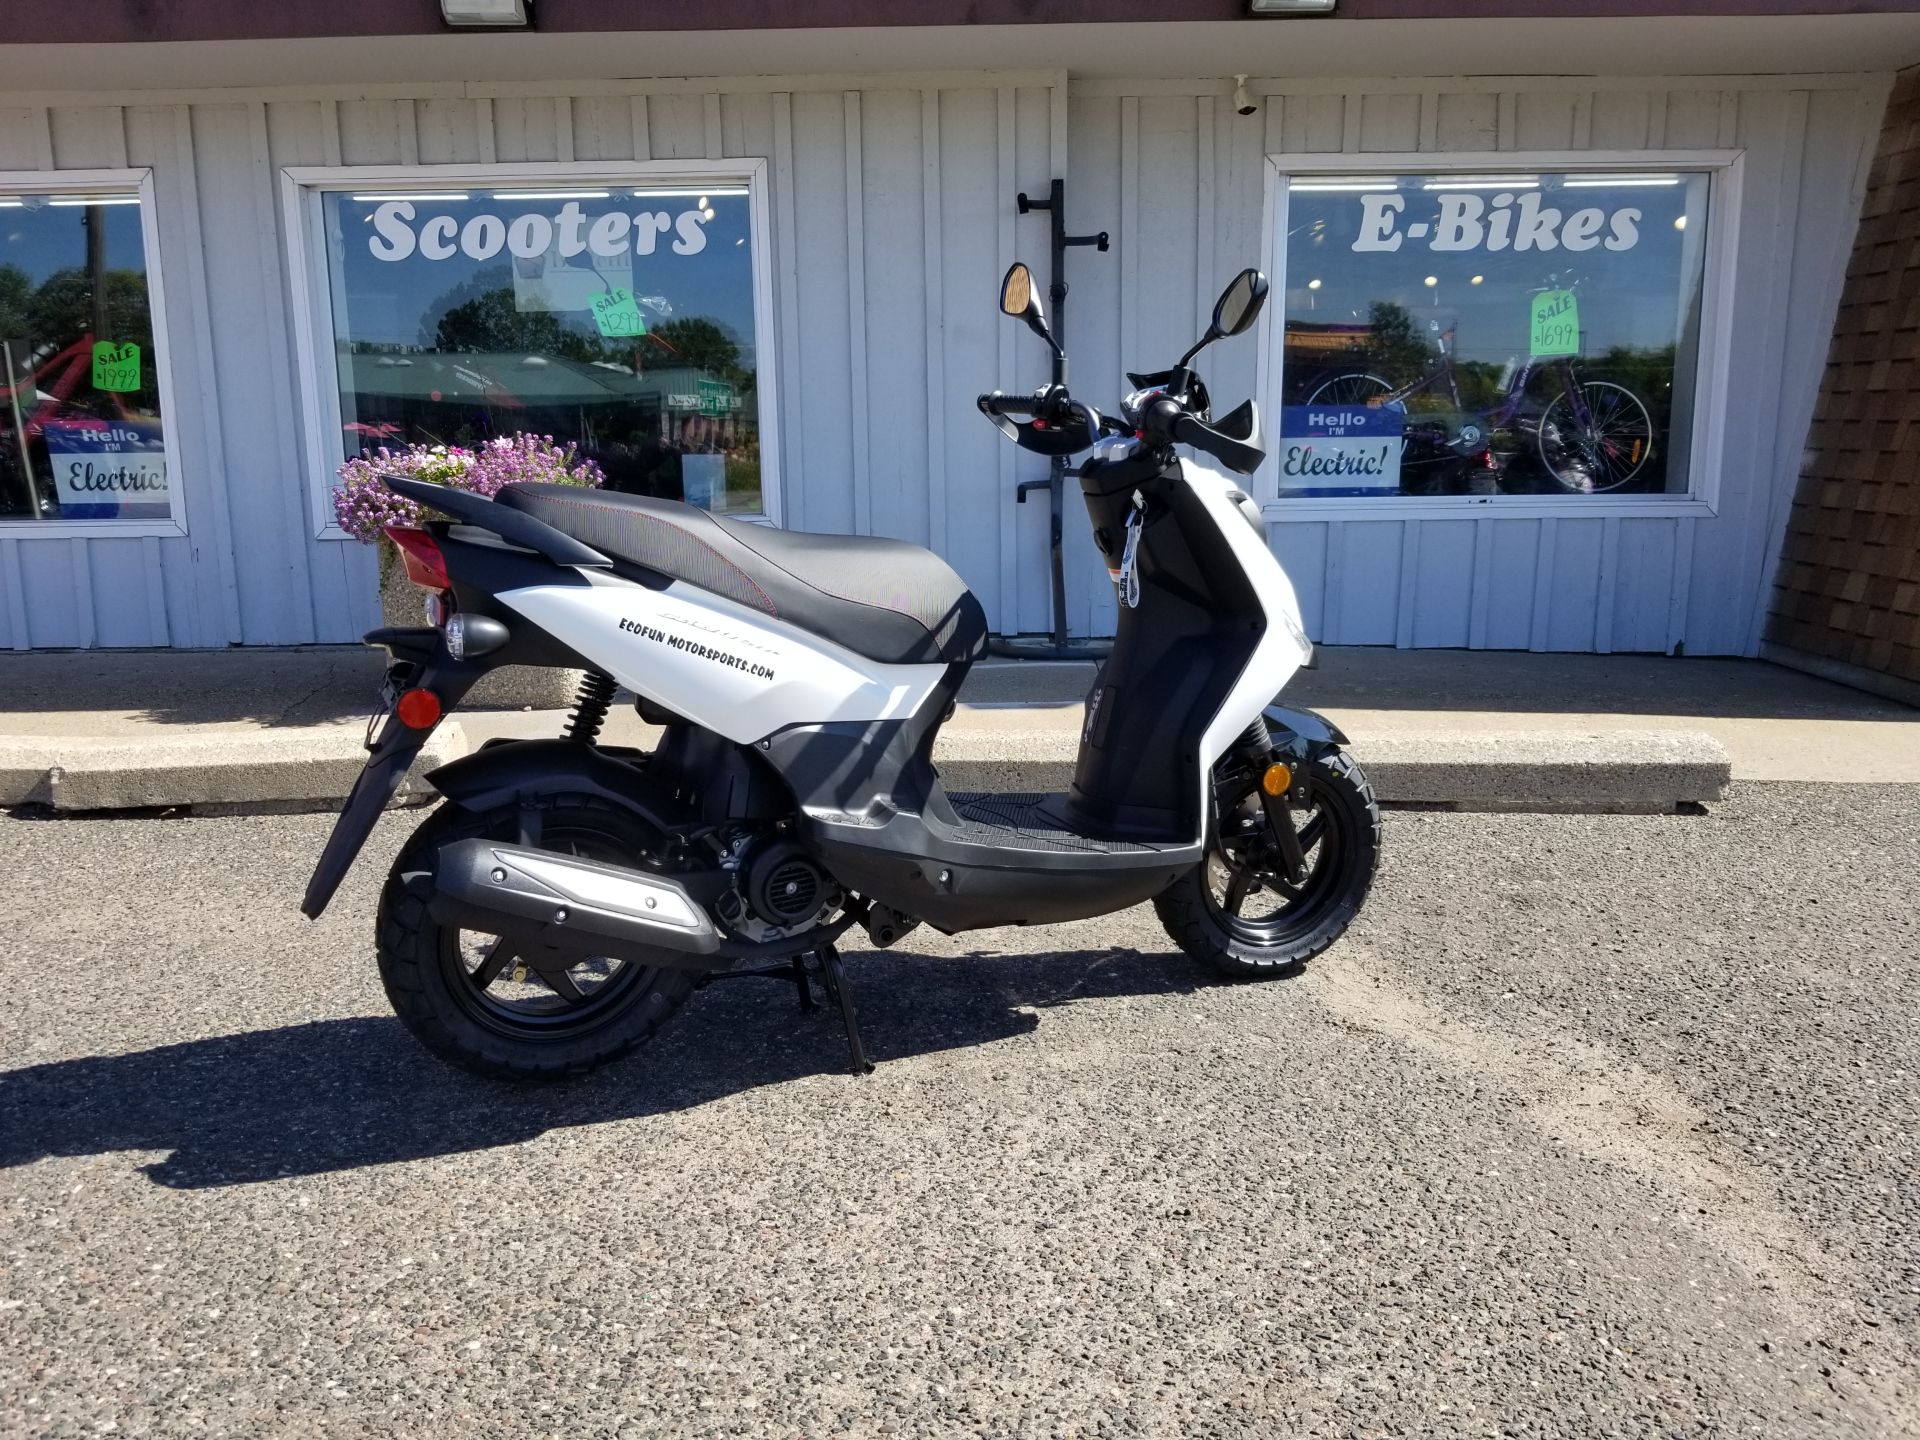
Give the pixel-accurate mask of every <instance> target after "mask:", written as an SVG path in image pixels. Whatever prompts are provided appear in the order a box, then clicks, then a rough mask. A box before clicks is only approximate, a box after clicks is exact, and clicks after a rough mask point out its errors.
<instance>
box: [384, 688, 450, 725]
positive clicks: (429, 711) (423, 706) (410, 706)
mask: <svg viewBox="0 0 1920 1440" xmlns="http://www.w3.org/2000/svg"><path fill="white" fill-rule="evenodd" d="M393 713H394V714H396V715H398V716H399V717H400V723H401V724H402V725H404V726H406V727H407V728H408V729H409V730H431V729H432V728H433V727H434V726H435V725H437V724H439V723H440V697H439V696H438V695H436V694H434V693H433V691H431V690H408V691H405V692H403V693H402V694H401V696H400V699H399V700H398V701H397V702H396V703H395V704H394V707H393Z"/></svg>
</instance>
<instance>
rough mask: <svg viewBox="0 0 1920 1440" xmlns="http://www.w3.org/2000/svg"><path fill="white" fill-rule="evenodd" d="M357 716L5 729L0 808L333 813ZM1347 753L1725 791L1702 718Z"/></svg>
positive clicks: (1004, 759)
mask: <svg viewBox="0 0 1920 1440" xmlns="http://www.w3.org/2000/svg"><path fill="white" fill-rule="evenodd" d="M1023 718H1024V716H1023V714H1022V712H1008V711H1001V712H998V716H997V719H998V723H993V724H985V723H981V724H974V725H970V724H965V723H962V724H958V725H954V726H950V727H949V728H948V729H947V730H946V731H945V732H944V733H943V734H942V735H941V738H940V744H939V746H938V748H937V749H936V750H935V752H934V759H935V761H936V763H937V764H938V765H939V767H940V770H941V773H942V775H943V777H944V778H945V780H946V784H947V787H948V788H949V789H951V790H988V791H1016V792H1017V791H1039V792H1047V791H1057V790H1064V789H1066V788H1067V786H1068V785H1069V784H1070V783H1071V781H1072V779H1073V768H1074V761H1075V757H1076V754H1077V750H1078V746H1079V740H1080V736H1079V730H1078V727H1077V726H1069V725H1065V724H1060V723H1057V722H1056V723H1054V724H1052V725H1050V726H1046V727H1044V728H1043V727H1042V726H1040V725H1037V724H1033V725H1030V724H1024V723H1022V720H1023ZM363 733H364V731H363V728H362V727H361V726H360V725H359V724H335V725H327V726H314V727H307V728H302V729H288V730H252V731H240V732H234V731H224V732H217V733H199V734H192V733H189V734H184V735H171V736H168V737H166V738H165V739H158V740H139V741H126V740H98V739H79V740H62V741H48V740H44V739H39V738H35V739H27V740H23V739H8V738H6V737H0V804H9V805H17V804H22V803H31V804H43V805H49V806H51V807H52V808H53V809H55V810H57V811H87V810H119V809H136V808H146V807H155V806H193V807H194V808H196V809H199V810H203V811H206V810H226V811H232V810H237V809H258V810H299V809H313V810H329V809H333V808H335V807H337V806H338V805H339V803H340V801H341V800H342V799H343V798H344V797H345V795H346V793H347V790H348V788H349V787H350V786H351V785H352V783H353V780H354V777H355V776H356V775H358V774H359V773H360V767H361V764H362V763H363V761H364V760H365V758H366V757H365V753H364V751H362V749H361V746H360V742H361V736H362V734H363ZM468 749H469V743H468V739H467V736H466V734H465V733H464V732H463V731H462V730H461V728H460V726H459V723H458V722H449V723H447V724H445V725H442V726H441V727H440V728H439V729H438V730H437V731H436V732H435V733H434V735H433V737H432V739H431V740H429V741H428V743H427V747H426V749H425V750H423V751H422V752H421V755H420V757H419V759H417V760H416V761H415V762H414V765H413V768H412V770H411V771H410V772H409V774H408V777H407V782H406V784H405V785H404V786H403V787H402V789H401V791H400V794H399V795H398V796H397V797H396V801H397V803H406V802H407V801H408V800H409V799H414V800H418V799H423V798H425V797H426V795H427V794H429V793H430V792H429V791H427V789H426V787H425V785H424V783H423V781H422V780H421V778H420V777H421V776H423V775H424V774H425V773H426V772H427V771H429V770H431V769H432V768H433V767H434V766H435V765H440V764H444V763H446V762H447V761H449V760H453V759H457V758H458V757H459V756H461V755H464V754H466V753H467V751H468ZM1352 750H1353V755H1354V758H1355V759H1356V760H1358V761H1359V762H1360V764H1361V766H1362V767H1363V768H1364V769H1365V770H1366V772H1367V775H1368V777H1369V778H1370V779H1371V780H1372V782H1373V787H1374V793H1375V794H1376V795H1377V796H1378V797H1379V798H1380V799H1381V800H1382V801H1383V802H1387V803H1396V804H1417V805H1443V806H1450V807H1453V808H1458V809H1465V810H1537V811H1560V810H1633V811H1670V810H1673V809H1675V808H1676V807H1678V806H1680V805H1685V804H1690V803H1697V802H1700V801H1707V800H1718V799H1721V798H1723V797H1724V796H1725V794H1726V791H1727V784H1728V782H1729V780H1730V779H1731V776H1732V762H1731V760H1730V758H1729V757H1728V754H1727V751H1726V749H1725V747H1723V746H1722V745H1721V744H1720V742H1719V741H1717V740H1715V739H1714V738H1713V737H1712V736H1710V735H1706V734H1704V733H1702V732H1700V731H1695V730H1590V731H1567V730H1554V731H1545V730H1543V731H1500V732H1478V733H1442V734H1434V735H1423V736H1419V737H1414V736H1407V735H1388V736H1382V735H1375V736H1371V737H1368V736H1362V737H1360V738H1359V739H1357V740H1356V741H1355V742H1354V744H1353V747H1352Z"/></svg>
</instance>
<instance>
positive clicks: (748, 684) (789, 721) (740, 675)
mask: <svg viewBox="0 0 1920 1440" xmlns="http://www.w3.org/2000/svg"><path fill="white" fill-rule="evenodd" d="M579 573H581V574H584V575H586V576H587V578H588V580H589V581H590V582H591V583H590V584H588V585H584V586H582V585H577V584H568V585H533V586H527V587H524V588H521V589H516V590H509V591H506V592H505V593H503V594H502V595H501V596H500V597H499V598H500V600H501V601H502V602H503V603H504V604H506V605H508V606H511V607H512V608H513V609H514V610H515V611H517V612H518V613H519V614H522V615H524V616H526V617H527V619H529V620H531V621H533V622H534V623H535V624H536V625H538V626H540V627H541V628H542V629H544V630H547V631H549V632H551V633H552V634H553V635H555V636H557V637H558V638H559V639H560V640H561V641H563V642H564V643H565V644H567V645H568V646H570V647H572V648H573V649H574V650H576V651H578V652H579V653H580V654H581V655H583V656H585V657H586V658H587V659H589V660H591V661H592V662H593V663H594V664H595V665H597V666H599V667H600V668H601V669H602V670H604V671H605V672H606V673H607V674H609V675H611V676H612V677H613V678H614V679H615V680H617V681H619V682H620V683H621V684H622V685H625V686H626V687H627V688H628V689H629V690H632V691H633V692H634V693H635V694H636V695H644V696H645V697H646V698H647V699H648V700H651V701H652V702H654V704H656V705H659V706H661V707H663V708H665V709H667V710H670V711H672V712H673V713H674V714H676V715H680V716H684V717H685V718H686V719H687V720H689V721H691V722H692V723H693V724H695V725H699V726H703V727H704V728H706V729H709V730H712V731H714V732H715V733H717V734H720V735H724V736H726V737H727V739H729V740H733V741H736V742H738V743H740V744H743V745H746V744H753V743H755V742H756V741H759V740H761V739H762V738H764V737H765V736H768V735H771V734H773V733H774V732H775V731H778V730H782V729H785V728H787V727H789V726H793V725H804V724H821V723H837V722H867V721H880V720H902V719H905V718H907V717H908V716H911V715H913V714H915V713H916V712H917V711H918V710H919V709H920V708H921V707H922V706H923V705H924V704H925V703H926V702H927V700H928V698H929V697H930V696H931V695H932V694H933V693H934V691H935V690H936V689H937V688H938V687H939V686H940V684H941V682H942V680H943V679H944V678H945V676H946V675H947V672H948V670H949V669H950V667H949V666H946V665H883V664H880V663H878V662H876V661H873V660H869V659H867V658H865V657H864V656H861V655H856V654H855V653H854V652H853V651H851V650H848V649H845V648H844V647H842V646H839V645H836V644H834V643H833V642H832V641H830V640H823V639H821V638H820V637H819V636H817V635H814V634H811V633H809V632H808V631H805V630H802V629H800V628H799V627H798V626H795V625H789V624H787V623H786V622H784V621H782V620H778V619H776V618H774V617H772V616H770V615H765V614H762V613H760V612H758V611H754V610H749V609H748V608H747V607H746V606H744V605H738V604H735V603H734V602H733V601H731V600H728V599H726V598H725V597H723V596H720V595H716V594H713V593H712V592H711V591H706V590H700V589H696V588H695V587H693V586H691V585H687V584H685V583H682V582H678V581H676V582H675V583H673V584H671V585H668V586H666V587H665V588H663V589H652V588H650V587H648V586H645V585H641V584H638V583H636V582H634V581H631V580H626V579H623V578H621V577H619V576H615V575H607V574H602V573H599V572H594V571H581V572H579Z"/></svg>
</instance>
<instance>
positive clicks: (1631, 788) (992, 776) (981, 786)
mask: <svg viewBox="0 0 1920 1440" xmlns="http://www.w3.org/2000/svg"><path fill="white" fill-rule="evenodd" d="M1078 744H1079V736H1078V734H1076V733H1074V732H1072V731H1065V730H1058V729H1055V730H994V731H964V730H963V731H957V732H956V731H952V730H949V731H947V732H945V733H943V734H942V736H941V739H940V744H939V747H938V748H937V749H936V750H935V752H934V758H935V760H936V761H937V762H938V764H939V766H940V773H941V775H942V777H943V778H944V779H945V781H946V784H947V787H948V788H949V789H951V790H1005V791H1038V792H1047V791H1054V790H1064V789H1065V788H1066V787H1067V785H1068V784H1069V783H1070V782H1071V781H1072V779H1073V767H1074V759H1075V752H1076V748H1077V746H1078ZM1350 748H1351V753H1352V755H1353V757H1354V759H1355V760H1357V761H1358V762H1359V763H1360V766H1361V768H1362V769H1364V770H1365V771H1366V773H1367V778H1368V779H1369V780H1371V781H1372V782H1373V789H1374V794H1375V795H1376V796H1377V797H1378V798H1379V799H1380V800H1381V801H1383V802H1386V803H1390V804H1410V805H1445V806H1450V807H1453V808H1457V809H1461V810H1535V811H1567V810H1603V811H1622V810H1626V811H1653V812H1663V811H1670V810H1673V809H1676V808H1677V807H1679V806H1681V805H1686V804H1696V803H1699V802H1702V801H1707V800H1720V799H1723V798H1725V796H1726V793H1727V785H1728V783H1729V782H1730V781H1731V779H1732V777H1733V762H1732V759H1731V757H1730V756H1729V755H1728V754H1727V750H1726V747H1725V746H1723V745H1722V744H1721V743H1720V742H1719V741H1718V740H1716V739H1714V738H1713V737H1712V736H1711V735H1707V734H1704V733H1702V732H1701V731H1698V730H1592V731H1586V732H1573V731H1565V730H1541V731H1530V730H1520V731H1501V732H1498V733H1491V732H1489V733H1481V734H1453V735H1434V736H1426V737H1421V738H1418V739H1415V738H1413V737H1410V736H1373V737H1365V736H1361V737H1356V738H1355V739H1354V741H1353V744H1352V746H1351V747H1350Z"/></svg>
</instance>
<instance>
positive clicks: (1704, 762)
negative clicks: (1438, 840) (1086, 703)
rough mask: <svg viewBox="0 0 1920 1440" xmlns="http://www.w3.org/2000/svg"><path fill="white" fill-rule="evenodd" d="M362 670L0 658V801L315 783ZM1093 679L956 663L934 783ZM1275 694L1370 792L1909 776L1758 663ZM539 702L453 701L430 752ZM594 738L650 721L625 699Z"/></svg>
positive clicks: (1402, 794) (341, 784)
mask: <svg viewBox="0 0 1920 1440" xmlns="http://www.w3.org/2000/svg"><path fill="white" fill-rule="evenodd" d="M380 673H381V659H380V657H379V656H378V655H376V654H375V653H373V652H371V651H367V650H364V649H360V648H357V647H328V648H313V649H297V650H272V651H240V650H230V651H199V652H182V651H119V652H113V651H91V652H67V653H36V654H19V655H0V804H19V803H21V802H23V801H39V802H41V803H50V804H53V805H54V806H55V807H56V808H61V809H93V808H117V807H122V806H130V805H186V804H194V805H202V806H209V805H211V806H219V805H236V804H248V803H254V804H264V805H280V806H288V807H298V806H300V805H302V804H307V805H315V806H318V805H327V804H332V803H337V801H338V799H339V797H340V795H341V794H344V791H345V787H346V785H348V784H350V783H351V780H352V777H353V775H354V774H355V773H356V772H357V770H358V768H359V761H360V752H359V739H360V736H361V733H362V730H363V727H364V724H365V716H366V712H367V708H368V706H369V704H370V702H371V697H372V696H373V694H374V692H375V690H376V688H377V686H378V683H379V679H380ZM1092 676H1093V667H1091V666H1088V665H1060V664H1041V663H1035V662H1013V661H988V662H983V663H982V664H981V665H980V666H978V667H976V669H975V671H974V673H973V675H972V676H971V677H969V681H968V685H967V688H966V689H965V691H963V692H962V696H961V699H962V704H961V706H960V709H959V711H958V712H957V713H956V715H955V716H954V719H953V720H952V721H951V722H950V723H949V724H948V726H947V727H946V729H945V730H944V731H943V733H942V737H941V747H940V750H939V752H938V756H937V758H938V759H939V761H940V764H941V767H942V770H943V772H944V773H945V774H946V775H947V777H948V783H949V785H950V786H951V787H952V788H954V789H968V788H972V789H988V788H998V789H1053V788H1060V787H1062V786H1064V785H1065V783H1066V781H1067V779H1068V778H1069V777H1070V776H1071V773H1072V761H1073V755H1074V751H1075V748H1076V746H1077V744H1078V739H1079V728H1080V719H1081V709H1080V704H1079V701H1080V697H1081V696H1082V695H1084V693H1085V692H1086V690H1087V688H1088V686H1089V685H1090V683H1091V681H1092ZM1286 699H1287V700H1288V702H1290V703H1293V704H1298V705H1304V706H1309V707H1311V708H1314V709H1318V710H1321V711H1323V712H1324V713H1326V714H1327V715H1328V716H1329V717H1330V718H1332V719H1333V720H1334V722H1335V723H1336V724H1338V725H1339V726H1340V727H1341V728H1342V729H1344V730H1345V731H1346V732H1347V734H1348V735H1349V736H1350V737H1351V738H1352V741H1353V750H1354V752H1355V754H1356V755H1357V756H1358V757H1359V758H1360V760H1361V761H1362V763H1363V764H1365V765H1366V766H1367V768H1368V770H1369V772H1370V773H1371V774H1372V775H1373V776H1374V779H1375V783H1376V788H1377V789H1378V790H1379V792H1380V794H1381V798H1382V799H1384V800H1390V801H1401V802H1421V803H1438V804H1459V805H1464V806H1469V807H1474V808H1542V809H1553V808H1623V809H1671V808H1673V806H1674V805H1675V804H1677V803H1685V802H1687V801H1700V800H1713V799H1717V798H1719V796H1720V795H1721V794H1722V793H1723V792H1724V786H1725V783H1726V781H1727V779H1728V778H1729V776H1731V778H1733V779H1738V780H1757V781H1784V780H1817V781H1841V780H1844V781H1870V782H1920V710H1913V709H1909V708H1907V707H1905V706H1901V705H1899V704H1896V703H1894V702H1891V701H1887V700H1882V699H1879V698H1877V697H1875V696H1871V695H1866V694H1863V693H1861V692H1858V691H1854V690H1850V689H1847V688H1846V687H1844V686H1840V685H1835V684H1832V683H1829V682H1827V681H1823V680H1819V679H1815V678H1813V677H1811V676H1807V675H1802V674H1799V673H1797V672H1794V671H1789V670H1784V669H1780V668H1778V667H1775V666H1772V665H1769V664H1766V663H1765V662H1761V661H1748V660H1706V659H1702V660H1669V659H1663V658H1659V657H1647V656H1595V655H1533V654H1524V653H1510V652H1465V651H1395V650H1384V649H1323V650H1322V651H1321V652H1320V656H1319V661H1318V665H1317V667H1316V668H1315V669H1313V670H1310V671H1306V672H1304V673H1302V674H1301V675H1300V676H1298V677H1297V678H1296V679H1295V680H1294V682H1293V683H1292V684H1291V685H1289V686H1288V688H1287V691H1286ZM561 718H562V716H561V714H560V712H555V711H547V712H538V711H467V710H462V711H459V712H457V714H456V717H455V719H454V721H453V722H451V723H449V724H446V725H443V726H442V727H441V730H440V731H439V732H438V733H436V735H435V738H434V746H433V751H434V753H433V754H432V755H431V756H430V757H429V759H430V760H445V759H450V758H453V757H454V756H456V755H459V754H462V753H465V752H466V751H467V750H469V749H471V748H473V747H475V746H478V745H479V744H480V743H482V742H483V741H485V740H487V739H489V738H492V737H494V736H500V735H552V734H555V733H557V731H558V728H559V725H560V723H561ZM608 735H609V738H612V739H617V740H622V741H626V742H627V743H636V742H639V743H644V742H645V741H646V740H647V739H648V738H649V737H648V735H647V733H646V730H645V727H643V726H641V725H640V723H639V721H638V718H637V717H636V716H634V714H633V713H632V711H631V709H621V710H618V711H616V713H615V717H614V718H613V720H612V721H611V722H610V724H609V729H608ZM425 768H429V766H427V765H421V766H417V767H416V774H417V773H419V771H421V770H424V769H425Z"/></svg>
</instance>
